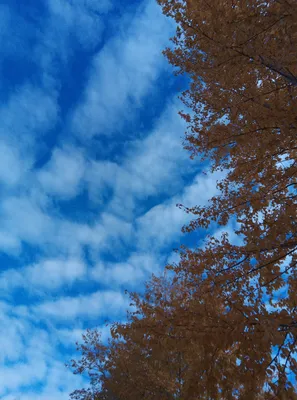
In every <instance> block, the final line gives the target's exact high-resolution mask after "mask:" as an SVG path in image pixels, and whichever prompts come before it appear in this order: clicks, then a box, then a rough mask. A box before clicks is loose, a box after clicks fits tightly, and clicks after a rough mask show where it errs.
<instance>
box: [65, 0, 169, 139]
mask: <svg viewBox="0 0 297 400" xmlns="http://www.w3.org/2000/svg"><path fill="white" fill-rule="evenodd" d="M170 26H171V25H170V23H169V22H168V20H167V19H166V18H165V17H164V16H163V15H162V13H161V10H160V7H159V6H158V5H157V4H155V2H153V1H149V2H147V3H146V6H145V9H144V10H143V4H142V5H141V6H140V10H139V12H138V13H136V15H135V17H134V19H133V21H132V22H131V24H130V25H129V27H128V28H127V29H126V30H125V32H122V31H121V26H119V29H118V32H119V33H120V34H118V35H117V36H116V37H115V38H113V39H111V40H110V41H109V42H107V43H106V45H105V46H104V48H103V49H102V50H101V51H100V53H99V54H98V55H97V56H96V57H95V58H94V61H93V66H92V72H91V76H90V79H89V82H88V85H87V88H86V91H85V95H84V100H83V102H82V104H81V105H80V106H79V107H78V109H77V110H76V112H75V113H74V116H73V121H72V129H73V131H74V132H77V133H78V134H79V135H81V136H83V137H84V138H86V137H92V136H94V135H106V134H109V133H110V132H111V131H114V132H115V131H118V130H119V129H120V127H121V126H122V124H123V121H124V120H129V119H130V118H131V113H132V110H133V106H135V105H136V104H139V102H140V100H141V99H142V97H143V96H144V95H146V94H147V93H148V91H149V89H150V88H151V87H152V83H153V82H154V81H155V79H156V78H157V77H158V76H159V74H160V72H161V69H162V66H164V65H165V60H164V59H163V57H162V55H161V51H162V49H163V47H164V46H165V44H166V42H167V40H168V36H169V35H170Z"/></svg>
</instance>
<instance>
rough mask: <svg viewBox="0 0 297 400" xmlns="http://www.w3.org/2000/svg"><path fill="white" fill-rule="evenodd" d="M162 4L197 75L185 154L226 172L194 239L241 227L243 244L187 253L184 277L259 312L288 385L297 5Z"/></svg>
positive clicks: (293, 282) (188, 69)
mask: <svg viewBox="0 0 297 400" xmlns="http://www.w3.org/2000/svg"><path fill="white" fill-rule="evenodd" d="M159 3H160V4H161V5H162V7H163V11H164V13H165V14H166V15H168V16H170V17H173V18H174V19H175V21H176V23H177V32H176V36H175V38H174V39H173V47H172V48H169V49H167V50H166V51H165V54H166V55H167V57H168V59H169V61H170V62H171V63H172V64H173V65H174V66H176V67H177V72H178V73H186V74H187V75H188V76H190V78H191V85H190V88H189V90H187V91H185V92H184V93H183V95H182V100H183V102H184V104H185V105H186V106H187V108H188V109H190V110H191V112H189V113H185V112H182V113H181V115H182V117H183V118H185V119H186V121H187V122H188V131H187V133H186V140H185V147H186V148H187V149H188V150H189V151H190V152H191V157H195V156H197V155H200V156H201V155H202V156H203V157H204V158H206V159H207V160H209V162H210V166H211V170H212V172H214V171H217V170H224V171H225V174H226V175H225V178H224V179H223V180H221V181H219V182H217V187H218V189H219V194H218V195H217V196H214V197H213V198H212V199H210V201H209V203H208V205H207V206H206V207H200V206H199V205H197V206H196V207H193V208H191V209H189V208H186V207H185V208H186V211H187V212H189V213H191V214H192V215H193V216H194V219H193V220H192V222H191V223H190V224H189V225H188V226H186V227H184V231H188V232H191V231H193V230H195V229H201V228H203V229H207V228H208V227H209V226H210V224H211V223H212V222H214V223H217V224H219V225H220V226H222V227H226V226H227V225H228V223H229V222H230V221H233V222H234V221H236V226H237V230H236V235H237V237H238V240H237V241H236V243H234V242H233V243H230V242H229V240H228V236H227V235H226V234H224V235H223V236H222V237H221V239H220V240H218V239H215V238H211V237H210V238H209V239H208V241H207V243H206V245H205V248H204V249H199V248H198V249H196V250H194V251H190V250H186V249H185V251H183V252H182V260H181V263H180V264H179V265H178V266H177V267H176V268H175V272H176V273H177V274H178V275H180V276H183V279H186V280H187V285H188V288H189V290H191V288H194V287H196V285H197V277H201V276H204V282H203V284H202V285H203V287H204V289H203V291H205V292H207V291H209V290H211V291H213V293H214V295H215V296H216V295H218V293H220V295H223V296H225V298H226V302H229V307H231V308H232V307H233V308H234V307H237V308H238V309H241V311H243V310H242V305H244V306H248V307H245V311H244V318H245V319H246V320H247V321H249V323H250V324H252V326H253V328H252V329H256V328H255V327H256V325H258V327H259V329H260V330H261V329H263V328H264V327H265V335H266V337H267V343H268V342H269V341H270V344H271V350H272V349H274V351H276V354H278V356H280V355H281V357H282V358H283V367H282V368H281V369H280V370H279V371H278V378H277V379H279V380H281V381H282V380H283V388H285V386H286V385H287V384H288V381H287V379H286V378H285V375H286V373H288V374H289V371H292V370H295V371H296V362H295V356H294V353H295V352H296V350H297V347H296V342H297V330H296V329H297V314H296V307H297V297H296V289H297V268H296V263H297V238H296V235H297V229H296V228H297V225H296V210H297V208H296V204H297V203H296V202H297V191H296V189H297V160H296V155H297V130H296V128H297V125H296V124H297V107H296V106H297V101H296V94H297V50H296V49H297V3H296V1H290V0H288V1H287V0H268V1H260V0H248V1H244V0H242V1H236V0H234V1H231V0H218V1H216V2H210V1H204V0H203V1H202V0H201V1H200V0H192V1H191V0H188V1H175V0H172V1H169V0H159ZM224 292H225V293H224ZM201 295H202V296H203V294H201ZM240 298H241V299H244V302H242V300H240ZM238 305H239V306H238ZM255 316H257V317H256V318H255ZM237 328H238V329H237ZM237 328H236V329H235V331H234V333H233V335H234V338H235V337H236V336H237V335H239V334H243V333H244V334H245V336H247V335H248V328H247V327H246V328H245V330H244V332H242V331H241V328H240V326H239V325H238V326H237ZM280 331H285V332H286V338H285V340H284V341H282V340H281V339H280V337H278V336H279V332H280ZM277 337H278V339H276V338H277ZM256 358H257V357H255V360H256ZM255 362H256V361H255ZM255 362H254V363H252V364H251V367H252V368H254V367H256V364H255ZM266 367H267V368H266V372H267V373H270V374H272V372H271V371H270V370H269V368H268V365H267V366H266ZM263 368H264V365H263ZM277 379H276V380H275V381H274V382H275V383H276V382H277ZM285 382H286V383H285ZM283 390H284V389H283Z"/></svg>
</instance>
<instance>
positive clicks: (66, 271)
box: [0, 259, 86, 291]
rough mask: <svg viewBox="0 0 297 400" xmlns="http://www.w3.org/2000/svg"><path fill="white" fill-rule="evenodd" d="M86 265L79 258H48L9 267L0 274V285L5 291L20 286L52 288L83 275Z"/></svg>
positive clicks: (69, 282)
mask: <svg viewBox="0 0 297 400" xmlns="http://www.w3.org/2000/svg"><path fill="white" fill-rule="evenodd" d="M85 273H86V265H85V264H84V263H83V262H82V261H81V260H79V259H68V260H67V259H48V260H44V261H42V262H40V263H38V264H34V265H30V266H27V267H23V268H20V269H19V270H15V269H9V270H6V271H4V272H3V273H2V274H1V275H0V287H1V288H2V289H4V290H6V291H11V290H13V289H16V288H19V287H22V288H24V289H27V290H28V291H32V290H36V289H47V290H54V289H59V288H61V287H62V286H63V285H65V284H72V283H73V282H75V281H76V280H78V279H81V278H83V277H84V275H85Z"/></svg>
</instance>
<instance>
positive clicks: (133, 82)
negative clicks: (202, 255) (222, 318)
mask: <svg viewBox="0 0 297 400" xmlns="http://www.w3.org/2000/svg"><path fill="white" fill-rule="evenodd" d="M0 27H1V30H0V41H1V47H0V48H1V58H0V71H1V78H2V79H1V86H0V93H1V96H0V101H1V108H0V120H1V126H0V130H1V131H0V153H1V157H0V196H1V203H0V217H1V224H0V248H1V253H0V260H1V273H0V289H1V290H0V293H1V299H0V320H1V330H0V347H1V351H0V358H1V361H0V398H1V399H2V400H14V399H21V400H29V399H30V400H35V399H38V400H45V399H47V400H53V399H55V400H62V399H67V398H68V393H69V392H70V391H72V390H73V389H74V388H76V387H80V386H81V385H82V381H81V380H80V378H79V377H75V376H73V375H72V374H71V373H70V372H68V371H67V370H66V369H65V367H64V363H65V362H66V361H68V359H69V358H71V356H72V355H73V354H74V346H73V345H74V343H75V341H76V340H77V339H79V338H80V335H81V333H82V332H83V331H84V329H86V328H87V327H99V328H100V327H102V329H103V336H104V335H105V337H106V335H107V334H108V332H107V331H106V328H105V325H104V321H105V320H107V319H108V320H123V319H124V318H125V311H126V309H127V307H128V303H129V301H128V298H127V296H125V294H124V290H125V289H128V290H141V287H142V284H143V282H144V281H145V280H146V279H147V278H148V277H149V276H150V274H151V273H152V272H154V273H158V271H160V269H161V268H162V267H163V266H164V265H165V264H166V262H168V260H174V257H175V255H174V253H173V252H172V250H173V248H175V247H178V245H179V244H180V243H181V242H182V241H183V242H186V241H187V239H186V238H185V237H183V236H182V234H181V227H182V225H183V224H185V223H186V222H187V220H188V218H189V217H188V216H187V215H186V214H185V213H184V212H183V211H182V210H180V209H179V208H177V207H176V204H177V203H183V204H185V205H187V206H192V205H195V204H198V203H199V204H204V203H205V202H206V201H207V199H208V198H209V197H211V196H212V195H213V194H214V193H215V191H216V187H215V186H216V185H215V183H216V178H217V177H216V176H210V175H205V174H204V173H203V171H202V170H203V169H204V167H203V166H202V165H200V164H199V162H198V161H195V162H194V161H190V160H189V154H188V153H187V152H186V151H185V150H183V147H182V140H183V134H184V130H185V126H184V123H183V121H182V120H181V119H180V117H179V116H178V114H177V112H178V111H179V110H180V109H181V108H182V105H181V103H180V102H179V100H178V94H179V92H180V91H181V90H182V89H183V88H185V87H186V80H185V79H184V78H182V77H179V78H177V77H174V75H173V71H172V68H171V67H170V66H169V65H168V63H167V61H166V59H165V58H164V57H163V56H162V54H161V51H162V50H163V49H164V48H165V47H166V46H167V45H169V43H170V42H169V37H170V36H172V34H173V32H174V25H173V23H172V22H171V21H169V20H167V19H166V18H165V17H164V16H163V15H162V14H161V11H160V9H159V7H158V6H157V5H156V4H155V2H154V1H151V0H143V1H127V2H125V1H119V0H100V1H98V0H27V1H26V2H21V1H18V0H9V1H8V0H7V1H2V2H1V5H0ZM204 171H205V169H204ZM197 238H198V237H197V236H196V237H195V238H192V239H191V242H188V243H191V245H194V244H195V240H197Z"/></svg>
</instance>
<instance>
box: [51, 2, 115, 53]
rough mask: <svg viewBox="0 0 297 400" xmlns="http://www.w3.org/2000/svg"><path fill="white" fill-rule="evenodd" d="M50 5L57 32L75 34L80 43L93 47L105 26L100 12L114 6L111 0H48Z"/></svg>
mask: <svg viewBox="0 0 297 400" xmlns="http://www.w3.org/2000/svg"><path fill="white" fill-rule="evenodd" d="M47 3H48V7H49V10H50V13H51V17H52V18H53V22H55V24H56V32H55V33H56V34H57V33H59V34H60V36H64V37H65V38H66V39H67V36H68V35H71V34H72V35H73V36H74V37H75V38H76V39H77V40H78V42H79V43H80V45H82V46H84V47H86V48H89V47H93V46H94V45H95V44H96V43H98V40H100V38H101V35H102V31H103V28H104V25H103V22H102V20H101V18H99V16H100V14H105V13H107V12H108V11H109V10H110V9H111V8H112V3H111V1H110V0H100V1H97V2H95V1H93V0H76V1H75V2H72V3H70V2H69V1H67V0H48V1H47Z"/></svg>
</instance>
